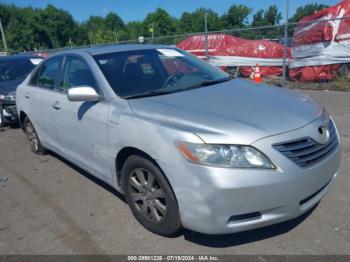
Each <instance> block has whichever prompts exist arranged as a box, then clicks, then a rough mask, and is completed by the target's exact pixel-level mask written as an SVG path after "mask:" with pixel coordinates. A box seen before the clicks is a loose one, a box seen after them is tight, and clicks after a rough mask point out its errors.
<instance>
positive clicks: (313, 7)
mask: <svg viewBox="0 0 350 262" xmlns="http://www.w3.org/2000/svg"><path fill="white" fill-rule="evenodd" d="M327 7H328V6H327V5H324V4H307V5H304V6H300V7H298V8H297V10H296V11H295V14H294V15H293V16H292V17H291V18H290V19H289V22H290V23H296V22H298V21H300V20H301V19H302V18H304V17H305V16H308V15H312V14H314V13H315V12H317V11H320V10H322V9H325V8H327Z"/></svg>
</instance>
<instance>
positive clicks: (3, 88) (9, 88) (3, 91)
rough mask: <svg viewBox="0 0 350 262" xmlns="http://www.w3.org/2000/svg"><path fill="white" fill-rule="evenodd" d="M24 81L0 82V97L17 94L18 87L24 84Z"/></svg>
mask: <svg viewBox="0 0 350 262" xmlns="http://www.w3.org/2000/svg"><path fill="white" fill-rule="evenodd" d="M23 80H24V79H16V80H12V81H0V95H9V94H11V93H15V92H16V89H17V86H18V85H20V84H21V83H22V82H23Z"/></svg>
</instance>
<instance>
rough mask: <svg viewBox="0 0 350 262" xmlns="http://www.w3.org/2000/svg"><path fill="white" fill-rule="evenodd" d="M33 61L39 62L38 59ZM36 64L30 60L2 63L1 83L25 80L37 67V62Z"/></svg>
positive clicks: (0, 64)
mask: <svg viewBox="0 0 350 262" xmlns="http://www.w3.org/2000/svg"><path fill="white" fill-rule="evenodd" d="M33 60H37V58H35V59H33ZM34 62H35V63H33V62H32V60H31V59H29V58H23V59H18V60H8V61H0V81H12V80H17V79H24V78H25V77H26V76H27V75H28V74H29V73H30V71H31V70H32V69H33V68H34V67H35V64H36V63H37V61H34Z"/></svg>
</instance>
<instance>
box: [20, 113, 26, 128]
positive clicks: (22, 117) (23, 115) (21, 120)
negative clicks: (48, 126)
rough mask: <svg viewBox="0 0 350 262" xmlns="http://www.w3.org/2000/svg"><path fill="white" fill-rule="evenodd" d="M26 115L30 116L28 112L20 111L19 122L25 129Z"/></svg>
mask: <svg viewBox="0 0 350 262" xmlns="http://www.w3.org/2000/svg"><path fill="white" fill-rule="evenodd" d="M26 117H28V116H27V114H26V113H25V112H24V111H20V112H19V124H20V125H21V128H22V130H24V129H23V122H24V119H25V118H26Z"/></svg>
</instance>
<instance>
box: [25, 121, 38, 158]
mask: <svg viewBox="0 0 350 262" xmlns="http://www.w3.org/2000/svg"><path fill="white" fill-rule="evenodd" d="M26 134H27V138H28V141H29V143H30V146H31V147H32V148H33V149H34V150H35V151H38V150H39V140H38V135H37V134H36V132H35V130H34V127H33V125H32V124H31V123H30V122H28V123H27V125H26Z"/></svg>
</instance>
